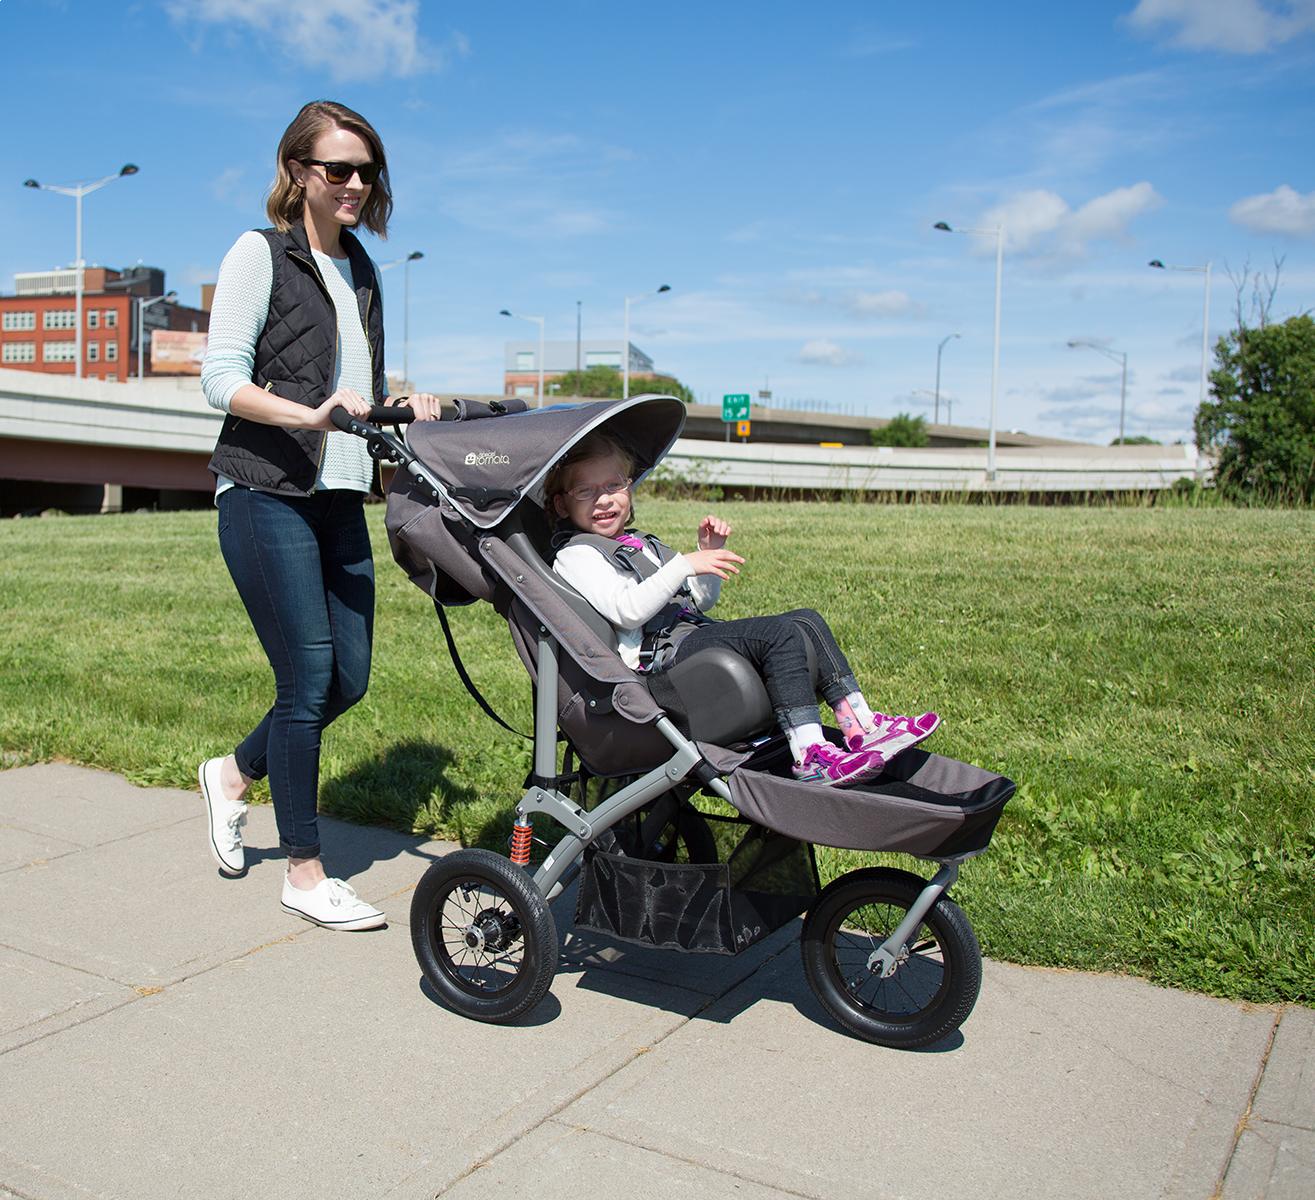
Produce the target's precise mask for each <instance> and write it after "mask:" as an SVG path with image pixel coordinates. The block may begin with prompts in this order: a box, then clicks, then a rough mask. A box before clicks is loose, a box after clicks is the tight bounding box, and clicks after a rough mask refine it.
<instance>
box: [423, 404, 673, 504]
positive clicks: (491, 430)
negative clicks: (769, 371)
mask: <svg viewBox="0 0 1315 1200" xmlns="http://www.w3.org/2000/svg"><path fill="white" fill-rule="evenodd" d="M604 424H605V425H606V426H607V429H608V432H609V433H611V434H613V435H614V436H615V437H617V438H618V439H619V440H620V441H622V442H624V443H625V445H626V446H627V447H629V449H630V450H631V452H632V453H633V454H634V456H635V482H636V483H638V482H639V481H640V480H641V479H643V478H644V477H645V476H646V475H648V474H649V472H650V471H652V470H653V468H654V467H655V466H657V464H658V463H659V462H661V461H662V459H663V457H664V456H665V455H666V453H667V451H669V450H670V449H671V446H672V443H673V442H675V440H676V438H678V437H679V436H680V431H681V430H682V429H683V428H684V426H685V406H684V404H682V403H681V402H680V401H679V400H677V399H676V398H675V397H674V396H648V395H646V396H631V397H630V398H629V399H626V400H604V401H600V402H598V403H597V404H556V405H552V406H551V407H548V408H531V409H527V410H526V411H525V412H520V413H507V414H505V415H503V416H500V417H496V418H491V419H487V420H479V421H457V422H448V421H444V422H438V421H425V422H417V423H416V424H414V425H411V426H410V427H409V428H408V430H407V434H406V443H407V446H408V447H409V448H410V450H411V452H412V453H413V454H414V455H415V456H416V457H417V458H418V459H419V460H420V461H421V462H422V463H423V464H424V466H425V467H427V468H428V469H429V471H430V473H431V474H432V475H433V476H434V477H435V478H436V479H437V480H438V481H439V482H440V483H441V484H442V488H443V491H444V493H445V498H446V499H447V500H448V502H449V503H450V504H451V505H452V507H453V508H455V509H456V510H457V511H458V512H459V513H460V514H461V515H462V516H463V517H465V518H466V520H468V521H470V523H471V524H472V525H474V526H476V527H477V528H479V529H492V528H493V527H494V526H495V525H497V524H499V523H500V522H501V521H502V520H503V519H504V518H505V517H506V516H507V514H508V513H510V512H511V511H512V510H513V509H514V508H515V507H516V506H517V505H518V504H519V503H520V502H521V501H522V500H524V499H525V498H526V497H528V498H529V499H530V500H532V501H533V502H534V503H536V504H538V503H541V502H542V500H543V478H544V476H545V475H546V474H547V473H548V471H549V470H551V468H552V466H553V464H554V463H556V462H557V461H558V459H560V458H561V457H562V456H563V455H565V454H566V453H567V451H569V450H570V449H571V447H572V446H574V445H575V444H576V443H577V442H578V441H580V439H581V438H583V437H584V436H585V435H586V434H588V433H590V432H592V431H593V430H595V429H597V428H598V427H599V426H600V425H604Z"/></svg>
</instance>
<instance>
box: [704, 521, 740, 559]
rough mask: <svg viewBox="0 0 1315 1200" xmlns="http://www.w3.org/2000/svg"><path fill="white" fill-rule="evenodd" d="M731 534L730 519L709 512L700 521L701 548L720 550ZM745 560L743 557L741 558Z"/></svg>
mask: <svg viewBox="0 0 1315 1200" xmlns="http://www.w3.org/2000/svg"><path fill="white" fill-rule="evenodd" d="M730 536H731V526H730V522H729V521H723V520H722V519H721V518H720V517H718V516H715V515H713V514H712V513H709V514H708V515H707V516H706V517H704V518H703V520H702V521H700V522H699V549H700V550H720V549H721V548H722V547H723V546H724V545H725V544H726V539H727V538H728V537H730ZM741 561H743V559H741Z"/></svg>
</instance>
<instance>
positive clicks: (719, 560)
mask: <svg viewBox="0 0 1315 1200" xmlns="http://www.w3.org/2000/svg"><path fill="white" fill-rule="evenodd" d="M685 561H686V562H687V563H689V565H690V566H691V567H693V568H694V574H695V575H715V576H716V577H717V578H718V579H729V578H730V577H731V576H732V575H738V574H739V573H740V568H739V567H738V566H737V565H736V564H737V563H742V562H743V561H744V559H742V558H741V557H740V556H739V555H738V554H736V553H735V552H734V551H732V550H726V549H723V548H721V547H717V548H709V549H706V550H695V551H694V553H693V554H686V555H685Z"/></svg>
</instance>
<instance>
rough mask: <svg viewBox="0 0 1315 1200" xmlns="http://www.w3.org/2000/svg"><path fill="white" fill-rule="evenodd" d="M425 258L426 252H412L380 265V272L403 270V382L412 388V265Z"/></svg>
mask: <svg viewBox="0 0 1315 1200" xmlns="http://www.w3.org/2000/svg"><path fill="white" fill-rule="evenodd" d="M421 258H424V252H423V251H420V250H412V251H411V253H410V254H408V255H407V256H406V257H405V258H395V259H393V261H392V262H386V263H380V264H379V270H380V272H383V271H388V270H391V269H392V268H393V267H396V266H401V268H402V376H403V380H402V382H403V383H405V384H406V386H407V387H410V386H411V264H412V263H413V262H415V261H416V260H417V259H421Z"/></svg>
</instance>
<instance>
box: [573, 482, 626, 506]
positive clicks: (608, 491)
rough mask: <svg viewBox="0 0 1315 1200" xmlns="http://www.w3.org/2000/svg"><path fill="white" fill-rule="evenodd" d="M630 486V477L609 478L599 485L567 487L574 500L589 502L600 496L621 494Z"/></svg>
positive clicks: (582, 502) (583, 502)
mask: <svg viewBox="0 0 1315 1200" xmlns="http://www.w3.org/2000/svg"><path fill="white" fill-rule="evenodd" d="M629 486H630V480H629V479H609V480H608V481H607V482H606V483H600V484H599V485H598V486H597V487H591V486H590V485H588V484H582V485H581V486H580V487H573V488H567V489H566V494H567V495H568V496H570V498H571V499H572V500H578V501H579V502H580V503H581V504H587V503H590V502H592V501H594V500H597V499H598V498H599V497H600V496H619V495H620V494H621V493H622V492H624V491H625V490H626V488H628V487H629Z"/></svg>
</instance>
